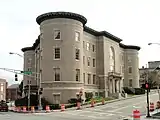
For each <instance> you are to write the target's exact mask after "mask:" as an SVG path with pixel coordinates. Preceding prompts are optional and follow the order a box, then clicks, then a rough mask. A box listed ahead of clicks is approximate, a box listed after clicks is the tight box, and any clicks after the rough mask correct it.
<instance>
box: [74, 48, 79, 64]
mask: <svg viewBox="0 0 160 120" xmlns="http://www.w3.org/2000/svg"><path fill="white" fill-rule="evenodd" d="M76 50H79V59H77V58H76ZM75 59H76V60H77V61H79V60H80V48H75Z"/></svg>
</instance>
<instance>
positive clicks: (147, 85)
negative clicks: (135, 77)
mask: <svg viewBox="0 0 160 120" xmlns="http://www.w3.org/2000/svg"><path fill="white" fill-rule="evenodd" d="M145 87H146V89H147V116H146V117H147V118H149V117H151V116H150V112H149V80H148V70H147V68H146V83H145Z"/></svg>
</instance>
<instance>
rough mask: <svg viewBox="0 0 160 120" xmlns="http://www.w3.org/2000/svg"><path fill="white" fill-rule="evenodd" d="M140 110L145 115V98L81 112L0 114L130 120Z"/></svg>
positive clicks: (33, 119) (26, 119)
mask: <svg viewBox="0 0 160 120" xmlns="http://www.w3.org/2000/svg"><path fill="white" fill-rule="evenodd" d="M157 100H158V93H154V94H152V95H150V101H151V102H156V101H157ZM135 107H136V108H137V109H139V110H140V112H141V114H143V115H144V116H145V114H146V96H142V97H138V98H132V99H127V100H122V101H118V102H114V103H109V104H106V105H102V106H96V107H93V108H83V109H81V110H67V111H64V112H52V113H34V114H23V113H12V112H8V113H5V112H2V113H0V118H1V120H8V119H10V120H16V119H17V118H20V119H21V118H22V119H23V120H44V119H45V120H53V119H56V120H123V119H124V118H131V115H132V111H133V110H134V109H135Z"/></svg>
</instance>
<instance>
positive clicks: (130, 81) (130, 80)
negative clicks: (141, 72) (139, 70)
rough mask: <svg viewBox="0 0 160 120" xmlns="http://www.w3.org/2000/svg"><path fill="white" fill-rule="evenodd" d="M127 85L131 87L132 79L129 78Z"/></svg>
mask: <svg viewBox="0 0 160 120" xmlns="http://www.w3.org/2000/svg"><path fill="white" fill-rule="evenodd" d="M129 87H132V79H129Z"/></svg>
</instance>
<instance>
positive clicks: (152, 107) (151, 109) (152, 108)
mask: <svg viewBox="0 0 160 120" xmlns="http://www.w3.org/2000/svg"><path fill="white" fill-rule="evenodd" d="M149 110H150V111H151V112H153V111H154V103H150V109H149Z"/></svg>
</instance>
